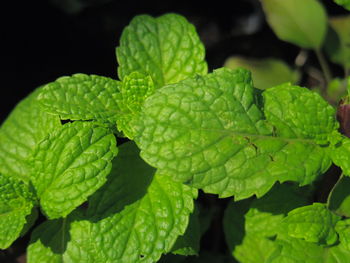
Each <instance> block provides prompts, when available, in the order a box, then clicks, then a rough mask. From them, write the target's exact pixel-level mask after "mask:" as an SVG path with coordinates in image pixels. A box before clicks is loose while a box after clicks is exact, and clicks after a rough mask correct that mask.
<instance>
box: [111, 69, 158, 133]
mask: <svg viewBox="0 0 350 263" xmlns="http://www.w3.org/2000/svg"><path fill="white" fill-rule="evenodd" d="M153 92H154V84H153V81H152V79H151V77H150V76H146V75H144V74H141V73H138V72H133V73H131V74H130V75H127V76H125V77H124V79H123V83H122V85H121V88H120V98H119V99H118V104H119V107H120V109H121V111H122V113H121V114H118V115H116V118H117V126H118V130H120V131H122V132H123V133H124V135H125V136H127V137H128V138H130V139H132V138H133V136H134V131H133V125H132V122H133V121H134V119H136V118H137V116H138V114H139V113H140V111H141V106H142V104H143V102H144V100H145V99H146V98H147V97H149V96H150V95H151V94H153Z"/></svg>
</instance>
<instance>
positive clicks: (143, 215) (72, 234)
mask: <svg viewBox="0 0 350 263" xmlns="http://www.w3.org/2000/svg"><path fill="white" fill-rule="evenodd" d="M154 173H155V170H154V169H153V168H152V167H149V166H148V165H147V164H146V163H144V161H143V160H142V159H141V158H140V157H139V155H138V150H137V148H136V147H135V145H134V144H133V143H126V144H123V145H121V146H120V153H119V155H118V158H116V159H114V163H113V169H112V172H111V174H110V175H109V176H108V181H107V183H106V184H105V185H104V186H103V187H101V189H99V190H98V191H97V192H96V193H95V194H94V195H93V196H92V197H91V198H90V199H89V208H88V210H87V211H86V213H85V215H82V214H81V213H80V214H78V213H75V212H73V213H72V214H70V215H69V216H68V219H67V221H66V222H67V223H66V224H68V223H69V222H71V223H70V224H69V226H68V225H66V226H64V223H63V222H64V221H63V220H65V219H60V220H56V221H49V222H61V223H59V226H58V227H57V230H56V231H55V233H57V234H54V233H50V232H49V233H47V232H46V231H45V229H49V228H51V229H53V227H51V226H50V225H48V226H47V227H45V228H44V229H42V230H41V231H39V230H38V232H39V233H38V234H36V235H35V236H33V238H32V244H31V245H30V246H29V250H28V254H29V258H31V259H32V260H31V261H29V263H31V262H39V261H38V258H39V257H41V254H43V252H41V251H47V253H48V254H47V255H46V256H45V257H46V259H45V260H40V262H54V261H53V259H54V258H55V257H56V256H57V255H59V257H60V258H63V262H75V261H79V262H80V261H83V262H89V263H90V262H125V263H126V262H127V263H133V262H146V263H151V262H156V261H157V260H158V259H159V258H160V256H161V254H162V253H166V252H170V250H171V248H172V246H173V245H174V243H175V241H176V239H177V238H178V236H179V235H182V234H184V232H185V230H186V227H187V225H188V221H189V214H190V213H191V212H192V211H193V209H194V204H193V198H195V197H196V195H197V192H196V191H194V190H193V189H191V188H190V187H188V186H185V185H183V184H180V183H176V182H174V181H172V180H171V179H170V178H169V177H167V176H161V175H158V174H154ZM124 183H126V184H124ZM48 224H49V223H48ZM55 224H57V223H55ZM63 229H66V231H63ZM60 232H63V233H64V234H60ZM42 235H44V236H47V238H49V239H52V241H48V242H43V238H42ZM54 236H60V237H59V238H58V241H56V239H55V238H53V237H54ZM53 242H55V243H56V242H57V244H58V243H59V242H61V247H63V249H61V250H58V249H57V246H56V245H55V244H53ZM55 247H56V248H55ZM51 259H52V260H51Z"/></svg>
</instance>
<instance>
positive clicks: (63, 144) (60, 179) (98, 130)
mask: <svg viewBox="0 0 350 263" xmlns="http://www.w3.org/2000/svg"><path fill="white" fill-rule="evenodd" d="M117 152H118V151H117V148H116V141H115V137H114V135H113V134H112V133H111V132H110V131H109V130H107V129H105V128H102V127H95V124H94V123H93V122H74V123H67V124H66V125H64V126H62V128H61V129H60V130H57V131H55V132H53V133H51V134H50V135H49V136H48V137H47V138H46V139H45V140H44V141H42V142H41V143H40V144H39V145H38V147H37V148H36V150H35V152H34V154H33V160H32V164H33V174H32V176H31V179H32V182H33V185H34V187H35V190H36V193H37V195H38V197H39V198H40V204H41V208H42V209H43V212H44V213H45V214H46V215H47V216H48V217H49V218H51V219H54V218H58V217H65V216H66V215H68V214H69V213H70V212H71V211H72V210H73V209H74V208H76V207H77V206H78V205H80V204H82V203H83V202H84V201H86V199H87V197H88V196H90V195H91V194H93V193H94V192H95V191H96V190H97V189H98V188H100V187H101V186H102V185H103V184H104V183H105V182H106V179H105V178H106V176H107V175H108V174H109V172H110V170H111V167H112V164H111V160H112V159H113V157H114V156H115V155H116V154H117Z"/></svg>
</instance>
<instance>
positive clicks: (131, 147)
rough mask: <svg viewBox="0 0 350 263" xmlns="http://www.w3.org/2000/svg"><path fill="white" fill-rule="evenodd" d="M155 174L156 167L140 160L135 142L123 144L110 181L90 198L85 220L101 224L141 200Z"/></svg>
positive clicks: (109, 176)
mask: <svg viewBox="0 0 350 263" xmlns="http://www.w3.org/2000/svg"><path fill="white" fill-rule="evenodd" d="M155 172H156V169H155V168H153V167H151V166H149V165H148V164H146V163H145V161H143V160H142V159H141V157H140V154H139V149H138V148H137V147H136V145H135V144H134V143H133V142H127V143H125V144H123V145H121V146H120V152H119V154H118V156H117V157H116V158H115V159H114V160H113V167H112V170H111V173H110V174H109V175H108V176H107V182H106V183H105V184H104V185H103V186H102V187H101V188H100V189H99V190H98V191H97V192H96V193H95V194H93V195H92V196H91V197H90V198H89V202H88V208H87V210H86V212H85V215H86V219H87V220H89V221H90V222H98V221H100V220H102V219H104V218H107V217H110V216H113V215H115V214H117V213H120V212H121V211H122V210H123V209H124V208H125V207H127V206H129V205H132V204H135V203H136V202H138V201H139V200H141V199H142V198H143V197H144V196H145V195H146V193H147V190H148V187H149V186H150V184H151V183H152V180H153V177H154V174H155Z"/></svg>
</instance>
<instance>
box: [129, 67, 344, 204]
mask: <svg viewBox="0 0 350 263" xmlns="http://www.w3.org/2000/svg"><path fill="white" fill-rule="evenodd" d="M264 94H265V95H264V98H265V105H264V111H265V114H266V119H265V116H264V113H263V112H262V110H261V98H259V92H258V90H256V89H254V88H253V85H252V80H251V77H250V73H249V72H248V71H246V70H243V69H238V70H234V71H233V70H229V69H225V68H224V69H219V70H216V71H214V73H212V74H208V75H206V76H204V77H202V76H196V77H194V78H189V79H186V80H184V81H181V82H179V83H176V84H173V85H168V86H165V87H163V88H162V89H159V90H157V91H156V92H155V93H154V94H153V95H152V96H150V97H148V98H147V99H146V101H145V103H144V104H143V110H142V113H141V114H140V118H139V120H138V121H137V123H136V126H135V127H136V128H135V130H136V134H137V135H136V136H135V141H136V142H137V144H138V146H139V147H140V149H141V155H142V157H143V158H144V159H145V160H146V161H147V162H148V163H149V164H150V165H152V166H154V167H156V168H157V169H160V171H162V173H163V174H167V175H170V176H172V177H173V178H174V179H175V180H178V181H181V182H186V183H189V184H191V185H192V186H193V187H196V188H201V189H203V190H204V191H205V192H207V193H215V194H219V195H220V197H227V196H232V195H234V196H235V199H236V200H239V199H243V198H247V197H249V196H252V195H253V194H256V195H257V196H259V197H260V196H262V195H263V194H265V193H266V192H267V191H268V190H269V189H270V188H271V187H272V185H273V184H274V183H275V182H276V181H281V182H283V181H287V180H292V181H296V182H299V183H300V184H301V185H305V184H309V183H311V182H312V181H313V180H314V179H315V178H316V177H317V176H318V175H319V174H321V173H323V172H324V171H326V170H327V168H328V167H329V166H330V164H331V162H330V159H329V157H328V156H327V154H326V151H325V149H324V148H322V147H320V146H318V145H317V144H318V143H320V142H322V143H324V141H327V138H328V137H329V136H328V135H329V133H331V132H332V131H333V130H334V129H335V128H336V127H337V122H336V120H335V117H334V116H335V111H334V109H333V108H332V107H331V106H330V105H328V104H327V103H326V102H325V101H324V100H323V99H322V98H321V97H320V96H319V95H317V94H316V93H313V92H311V91H309V90H307V89H305V88H300V87H295V86H288V85H287V86H281V87H276V88H272V89H268V90H266V91H265V92H264ZM275 98H279V99H278V101H274V99H275ZM280 98H283V100H281V99H280ZM284 100H286V103H283V104H281V103H280V104H278V103H279V102H282V101H284ZM289 103H290V105H289ZM295 117H298V118H300V120H297V119H296V118H295ZM270 123H271V124H272V125H273V126H275V127H277V129H274V128H273V126H272V125H270Z"/></svg>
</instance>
